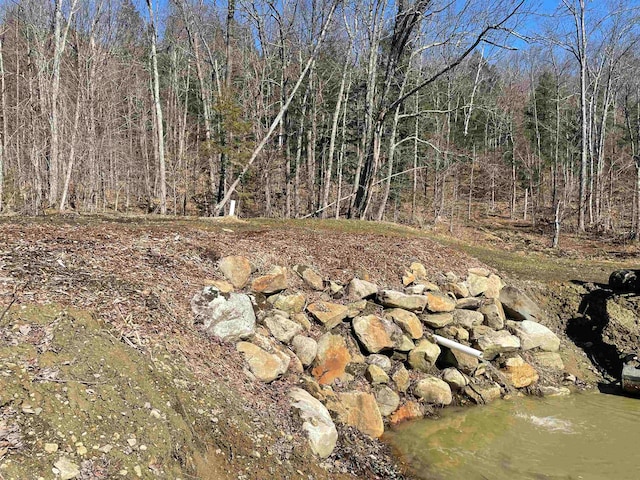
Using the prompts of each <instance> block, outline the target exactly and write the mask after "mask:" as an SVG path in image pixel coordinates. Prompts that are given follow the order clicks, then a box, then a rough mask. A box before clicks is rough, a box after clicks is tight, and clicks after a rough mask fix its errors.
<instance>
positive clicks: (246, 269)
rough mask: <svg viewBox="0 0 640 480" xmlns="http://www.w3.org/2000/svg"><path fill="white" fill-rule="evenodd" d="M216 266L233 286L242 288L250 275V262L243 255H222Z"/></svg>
mask: <svg viewBox="0 0 640 480" xmlns="http://www.w3.org/2000/svg"><path fill="white" fill-rule="evenodd" d="M218 268H219V269H220V271H221V272H222V274H223V275H224V278H226V279H227V280H229V281H230V282H231V283H232V284H233V286H234V287H235V288H242V287H244V286H245V285H246V284H247V281H248V280H249V277H250V276H251V262H249V260H248V259H247V258H245V257H240V256H231V257H224V258H223V259H221V260H220V263H218Z"/></svg>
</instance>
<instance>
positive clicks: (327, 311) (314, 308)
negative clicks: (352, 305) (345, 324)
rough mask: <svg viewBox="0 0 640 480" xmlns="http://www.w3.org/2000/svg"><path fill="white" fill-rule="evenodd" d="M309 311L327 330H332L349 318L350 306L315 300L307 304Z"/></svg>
mask: <svg viewBox="0 0 640 480" xmlns="http://www.w3.org/2000/svg"><path fill="white" fill-rule="evenodd" d="M307 311H308V312H309V313H310V314H311V315H312V316H313V317H314V318H315V319H316V320H318V321H319V322H320V323H322V324H323V325H324V326H325V328H326V329H327V330H331V329H332V328H333V327H335V326H336V325H338V324H340V322H342V320H344V319H345V318H347V315H348V313H349V308H348V307H345V306H344V305H340V304H337V303H330V302H315V303H312V304H310V305H308V306H307Z"/></svg>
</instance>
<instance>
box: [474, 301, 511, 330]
mask: <svg viewBox="0 0 640 480" xmlns="http://www.w3.org/2000/svg"><path fill="white" fill-rule="evenodd" d="M478 311H479V312H480V313H482V315H484V323H485V324H486V325H488V326H490V327H491V328H493V329H495V330H502V329H503V328H504V322H505V320H506V317H505V314H504V310H503V308H502V304H501V303H500V300H498V299H497V298H491V299H489V300H488V301H487V303H485V304H484V305H483V306H482V307H480V309H479V310H478Z"/></svg>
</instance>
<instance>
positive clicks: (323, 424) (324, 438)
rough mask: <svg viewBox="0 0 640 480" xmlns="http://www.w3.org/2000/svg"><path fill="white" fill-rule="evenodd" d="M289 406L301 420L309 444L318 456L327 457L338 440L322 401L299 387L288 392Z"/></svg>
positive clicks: (336, 432) (334, 427)
mask: <svg viewBox="0 0 640 480" xmlns="http://www.w3.org/2000/svg"><path fill="white" fill-rule="evenodd" d="M289 398H290V401H291V407H292V409H293V411H294V412H295V414H296V415H297V416H298V417H299V419H300V420H301V421H302V429H303V430H304V431H306V432H307V436H308V438H309V446H310V447H311V450H312V451H313V453H315V454H316V455H318V456H319V457H320V458H327V457H328V456H329V455H331V453H332V452H333V449H334V448H335V447H336V442H337V441H338V431H337V430H336V426H335V425H334V423H333V420H332V419H331V415H329V411H328V410H327V409H326V407H325V406H324V405H322V403H320V402H319V401H318V400H317V399H315V398H313V397H312V396H311V395H310V394H309V393H307V392H305V391H304V390H302V389H301V388H293V389H292V390H291V392H289Z"/></svg>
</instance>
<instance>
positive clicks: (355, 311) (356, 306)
mask: <svg viewBox="0 0 640 480" xmlns="http://www.w3.org/2000/svg"><path fill="white" fill-rule="evenodd" d="M347 308H348V309H349V312H348V313H347V317H349V318H355V317H357V316H358V315H360V314H361V313H362V312H363V311H364V310H365V309H366V308H367V301H366V300H359V301H357V302H353V303H350V304H348V305H347Z"/></svg>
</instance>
